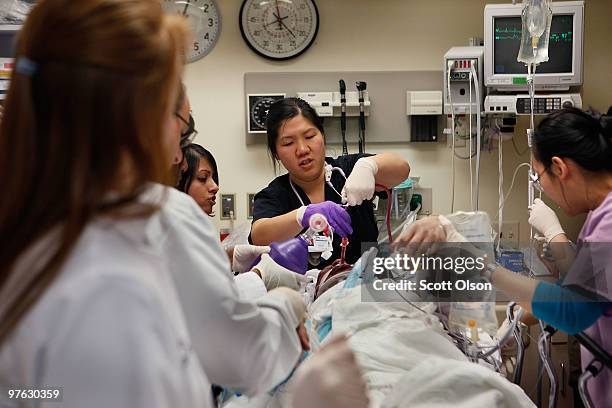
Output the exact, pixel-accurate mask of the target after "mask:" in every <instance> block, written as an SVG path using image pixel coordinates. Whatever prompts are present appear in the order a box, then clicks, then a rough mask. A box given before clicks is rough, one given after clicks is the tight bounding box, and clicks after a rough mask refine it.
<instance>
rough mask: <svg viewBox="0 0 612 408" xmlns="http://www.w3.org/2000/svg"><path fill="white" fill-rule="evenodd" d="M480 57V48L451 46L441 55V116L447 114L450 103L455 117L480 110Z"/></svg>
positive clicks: (482, 48)
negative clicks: (442, 78) (442, 81)
mask: <svg viewBox="0 0 612 408" xmlns="http://www.w3.org/2000/svg"><path fill="white" fill-rule="evenodd" d="M483 55H484V47H453V48H451V49H450V50H448V51H447V52H446V54H444V67H443V72H444V90H443V92H444V113H445V114H450V113H451V110H450V107H451V103H452V106H453V109H454V113H455V114H469V112H470V111H471V112H472V113H473V114H476V112H479V111H480V110H481V109H482V101H483V92H484V89H483V85H482V75H483ZM449 93H450V97H449ZM470 105H471V108H470Z"/></svg>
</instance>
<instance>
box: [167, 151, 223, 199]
mask: <svg viewBox="0 0 612 408" xmlns="http://www.w3.org/2000/svg"><path fill="white" fill-rule="evenodd" d="M183 156H184V160H185V161H186V162H187V169H186V170H185V171H181V175H180V179H179V182H178V186H177V187H176V188H177V189H179V190H180V191H182V192H183V193H187V192H188V191H189V187H191V182H192V181H193V178H194V177H195V174H196V172H197V171H198V167H199V165H200V159H202V158H204V159H206V160H207V161H208V163H210V167H211V168H212V175H211V177H212V179H213V181H214V182H215V183H216V184H217V185H219V173H218V170H217V162H216V161H215V158H214V157H213V155H212V153H211V152H209V151H208V150H206V149H205V148H203V147H202V146H200V145H199V144H196V143H191V144H189V145H187V146H185V147H184V148H183Z"/></svg>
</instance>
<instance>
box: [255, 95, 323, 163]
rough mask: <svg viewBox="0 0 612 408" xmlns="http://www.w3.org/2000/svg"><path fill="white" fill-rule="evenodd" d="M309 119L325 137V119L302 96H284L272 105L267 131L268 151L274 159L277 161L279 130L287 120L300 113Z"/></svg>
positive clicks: (267, 119)
mask: <svg viewBox="0 0 612 408" xmlns="http://www.w3.org/2000/svg"><path fill="white" fill-rule="evenodd" d="M300 114H301V115H302V116H304V117H305V118H306V119H308V120H309V121H310V122H311V123H312V124H313V125H315V127H316V128H317V129H319V132H321V134H322V135H323V136H324V137H325V133H324V131H323V119H321V117H320V116H319V114H317V111H316V110H314V108H313V107H312V106H310V105H309V104H308V102H306V101H305V100H303V99H300V98H284V99H280V100H278V101H276V102H274V103H273V104H272V106H270V109H269V110H268V116H266V133H267V134H268V153H270V156H271V157H272V161H273V162H274V163H276V140H277V139H278V131H279V129H280V127H281V126H282V124H283V123H285V121H286V120H288V119H291V118H294V117H296V116H298V115H300Z"/></svg>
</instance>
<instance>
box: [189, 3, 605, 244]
mask: <svg viewBox="0 0 612 408" xmlns="http://www.w3.org/2000/svg"><path fill="white" fill-rule="evenodd" d="M217 2H218V4H219V6H220V9H221V15H222V20H223V21H222V32H221V36H220V39H219V42H218V43H217V45H216V47H215V49H214V50H213V51H212V53H211V54H209V55H208V56H206V57H205V58H204V59H202V60H200V61H198V62H195V63H193V64H190V65H189V66H188V67H187V71H186V78H185V82H186V84H187V88H188V93H189V96H190V98H191V103H192V109H193V112H194V115H195V118H196V122H197V128H198V130H199V132H200V133H199V136H198V139H197V142H199V143H201V144H203V145H204V146H206V147H208V148H209V149H210V150H211V151H212V152H213V154H214V155H215V157H216V158H217V160H218V162H219V173H220V179H221V192H224V193H235V194H236V196H237V221H236V223H237V224H236V225H238V224H240V223H242V222H245V221H246V206H247V204H246V194H247V193H250V192H257V191H259V189H261V188H262V187H264V186H265V185H267V183H268V182H269V181H270V180H271V179H272V178H273V177H274V172H273V168H272V165H271V164H270V161H269V159H268V156H267V153H266V150H265V147H264V146H249V147H247V146H246V145H245V142H244V134H245V119H244V118H245V102H244V92H243V74H244V73H245V72H254V71H262V72H275V71H279V72H281V71H282V72H286V71H332V70H335V71H338V70H345V71H370V70H371V71H384V70H432V69H435V70H441V66H442V62H441V61H442V57H443V55H444V53H445V52H446V51H447V50H448V48H450V47H452V46H455V45H467V41H468V38H469V37H471V36H475V35H477V36H480V37H482V32H483V8H484V4H486V3H503V1H488V2H487V1H482V0H461V1H459V0H429V1H421V0H317V5H318V7H319V13H320V20H321V24H320V28H319V34H318V37H317V40H316V42H315V43H314V44H313V46H312V47H311V48H310V49H309V50H308V51H307V52H306V53H305V54H303V55H302V56H300V57H298V58H296V59H294V60H291V61H287V62H272V61H268V60H265V59H263V58H261V57H259V56H257V55H256V54H255V53H253V52H252V51H251V50H250V49H249V48H248V47H247V45H246V44H245V43H244V41H243V39H242V37H241V35H240V30H239V27H238V13H239V10H240V4H241V1H240V0H217ZM506 2H509V1H506ZM585 24H586V30H585V31H586V32H585V63H584V76H585V85H584V93H583V96H584V100H585V103H586V104H587V105H592V106H594V107H596V108H599V109H605V108H607V106H608V105H609V104H612V51H611V50H612V46H611V45H610V43H609V41H610V39H611V38H612V1H611V0H586V23H585ZM524 123H525V122H524V121H521V124H522V125H524ZM516 144H517V145H518V147H519V149H521V150H522V149H524V148H525V147H526V136H525V131H524V126H522V127H520V128H517V132H516ZM351 150H352V151H353V152H354V151H355V150H356V149H355V147H354V146H353V147H352V149H351ZM369 150H370V151H372V152H374V153H375V152H377V151H381V150H391V151H395V152H398V153H399V154H401V155H403V156H404V157H406V158H407V159H408V160H409V162H410V164H411V166H412V174H413V175H419V176H421V185H424V186H427V187H432V188H433V207H434V211H435V212H441V213H445V212H449V211H450V175H451V168H450V151H449V149H448V148H447V147H446V146H445V145H444V144H442V143H440V144H437V145H429V144H428V145H419V144H410V143H406V144H402V145H380V146H374V145H372V146H371V148H369ZM503 152H504V177H505V181H506V182H505V189H507V188H508V187H509V185H510V179H511V177H512V173H513V170H514V168H515V166H516V165H517V164H518V163H520V162H521V161H525V160H528V155H526V154H525V155H523V156H522V157H518V156H517V154H516V153H515V152H514V149H513V147H512V144H511V143H510V142H504V146H503ZM339 153H340V150H339V149H338V147H337V146H332V147H331V148H330V149H329V151H328V154H330V155H336V154H339ZM497 163H498V161H497V152H496V151H494V152H492V153H484V154H483V160H482V175H481V209H483V210H485V211H487V212H489V214H491V216H492V219H494V218H495V217H496V208H497V200H498V193H497V191H498V187H497V180H498V171H497V165H498V164H497ZM457 166H458V170H457V187H456V192H457V195H456V208H463V209H467V208H468V206H469V203H468V195H467V194H466V192H467V191H469V177H468V167H467V164H466V163H465V162H464V161H458V162H457ZM525 180H526V173H525V171H524V170H521V171H520V173H519V176H518V177H517V183H516V184H515V188H514V192H513V194H512V197H511V198H510V200H509V202H508V203H507V204H506V210H505V215H504V218H505V219H506V220H514V221H520V222H521V236H522V239H525V238H527V237H528V234H529V230H528V224H527V215H526V214H527V213H526V182H525ZM215 221H216V223H217V225H218V226H229V224H228V223H227V221H220V220H219V219H218V216H217V218H216V219H215ZM569 225H570V228H569V230H570V231H573V232H574V233H575V231H577V229H578V228H579V226H580V225H579V223H577V222H576V221H574V222H573V223H572V222H570V223H569Z"/></svg>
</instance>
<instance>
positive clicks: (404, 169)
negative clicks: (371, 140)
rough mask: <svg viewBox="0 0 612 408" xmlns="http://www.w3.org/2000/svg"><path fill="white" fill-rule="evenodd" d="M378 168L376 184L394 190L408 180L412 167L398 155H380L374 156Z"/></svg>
mask: <svg viewBox="0 0 612 408" xmlns="http://www.w3.org/2000/svg"><path fill="white" fill-rule="evenodd" d="M372 159H374V161H375V162H376V165H377V166H378V171H377V172H376V184H382V185H383V186H385V187H389V188H393V187H395V186H396V185H398V184H399V183H401V182H402V181H404V180H406V178H408V175H409V174H410V165H409V164H408V162H407V161H406V159H404V158H403V157H402V156H400V155H399V154H396V153H380V154H377V155H376V156H372Z"/></svg>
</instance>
